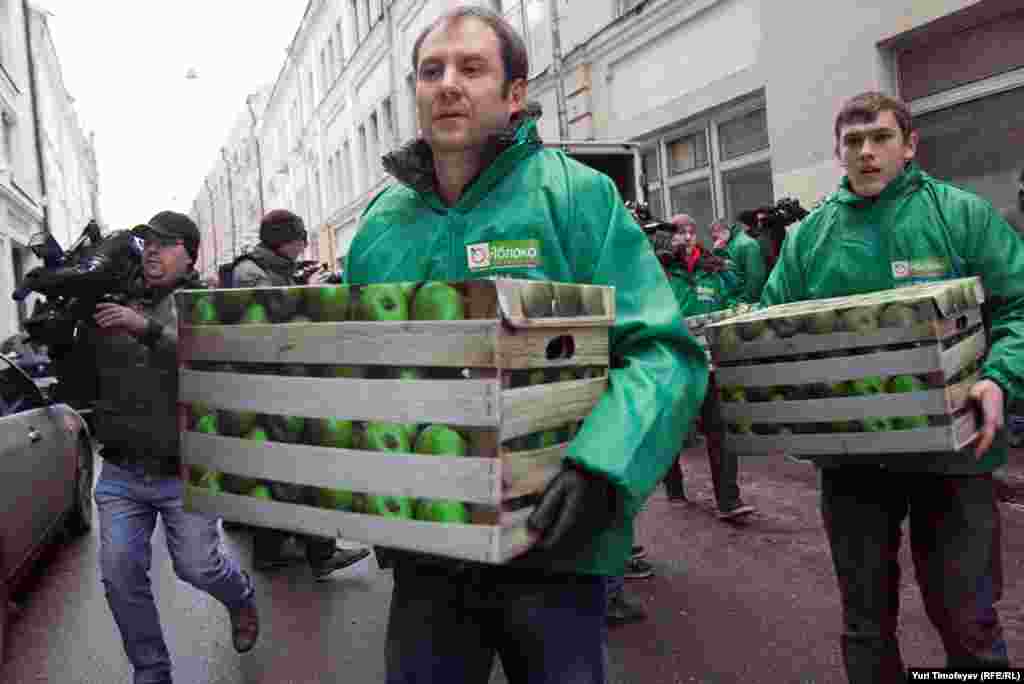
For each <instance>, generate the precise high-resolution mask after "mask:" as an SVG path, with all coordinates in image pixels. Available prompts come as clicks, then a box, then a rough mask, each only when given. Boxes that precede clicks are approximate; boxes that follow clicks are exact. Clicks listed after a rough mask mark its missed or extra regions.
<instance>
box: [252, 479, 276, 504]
mask: <svg viewBox="0 0 1024 684" xmlns="http://www.w3.org/2000/svg"><path fill="white" fill-rule="evenodd" d="M245 494H246V496H251V497H254V498H257V499H265V500H267V501H273V499H274V497H273V496H271V495H270V487H268V486H267V485H265V484H263V483H260V484H258V485H255V486H253V487H250V488H249V490H248V491H247V492H246V493H245Z"/></svg>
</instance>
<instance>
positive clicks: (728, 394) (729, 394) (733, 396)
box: [718, 385, 747, 403]
mask: <svg viewBox="0 0 1024 684" xmlns="http://www.w3.org/2000/svg"><path fill="white" fill-rule="evenodd" d="M718 392H719V396H721V398H722V401H724V402H730V403H731V402H734V401H746V400H747V393H746V391H744V389H743V387H741V386H740V385H723V386H722V387H720V388H719V390H718Z"/></svg>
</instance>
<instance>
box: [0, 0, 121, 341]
mask: <svg viewBox="0 0 1024 684" xmlns="http://www.w3.org/2000/svg"><path fill="white" fill-rule="evenodd" d="M41 170H42V173H41ZM98 197H99V179H98V173H97V171H96V157H95V151H94V147H93V142H92V137H91V135H90V134H87V133H86V132H85V131H84V130H83V129H82V127H81V124H80V122H79V120H78V117H77V114H76V112H75V108H74V98H72V96H71V95H70V94H69V93H68V92H67V90H66V89H65V87H64V82H63V79H62V77H61V69H60V62H59V60H58V58H57V49H56V47H55V46H54V43H53V39H52V36H51V34H50V29H49V26H48V25H47V22H46V14H45V13H44V12H42V11H39V10H37V9H35V8H34V7H33V6H32V5H31V3H28V2H23V1H22V0H0V340H4V339H6V338H7V337H9V336H10V335H13V334H15V333H17V332H19V331H20V330H21V323H22V321H23V320H24V319H25V318H26V317H27V316H28V315H30V313H31V308H32V305H33V303H34V301H35V300H34V298H32V297H30V298H29V299H28V300H26V301H24V302H21V303H18V302H14V301H13V300H12V299H11V296H10V295H11V292H12V291H13V290H14V289H15V288H16V287H17V286H18V284H20V283H21V280H22V278H23V277H24V275H25V273H26V272H27V271H28V270H30V269H31V268H33V267H35V266H36V265H37V264H38V261H37V260H36V258H35V256H34V255H33V254H32V252H31V251H29V249H28V244H29V239H30V238H31V236H32V235H33V234H35V233H38V232H41V231H43V230H50V231H51V233H52V234H53V236H54V238H56V240H57V242H58V243H60V245H61V246H62V247H67V246H68V245H69V244H70V243H71V242H72V241H73V240H74V239H75V238H77V237H78V235H79V233H80V232H81V230H82V229H83V228H84V227H85V225H86V224H87V223H88V222H89V220H90V219H93V218H95V219H96V220H97V221H100V222H102V218H101V217H100V216H99V208H98ZM33 297H34V296H33Z"/></svg>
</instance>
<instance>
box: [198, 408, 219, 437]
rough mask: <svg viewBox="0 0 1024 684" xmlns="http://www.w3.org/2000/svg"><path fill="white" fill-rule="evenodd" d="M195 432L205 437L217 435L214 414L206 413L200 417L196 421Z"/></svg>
mask: <svg viewBox="0 0 1024 684" xmlns="http://www.w3.org/2000/svg"><path fill="white" fill-rule="evenodd" d="M195 431H196V432H202V433H204V434H207V435H216V434H218V429H217V416H216V414H213V413H206V414H203V415H202V416H200V417H199V420H197V421H196V427H195Z"/></svg>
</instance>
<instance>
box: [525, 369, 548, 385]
mask: <svg viewBox="0 0 1024 684" xmlns="http://www.w3.org/2000/svg"><path fill="white" fill-rule="evenodd" d="M546 382H547V372H546V371H545V370H544V369H543V368H534V369H533V370H531V371H530V372H529V373H528V374H527V375H526V384H528V385H543V384H544V383H546Z"/></svg>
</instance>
